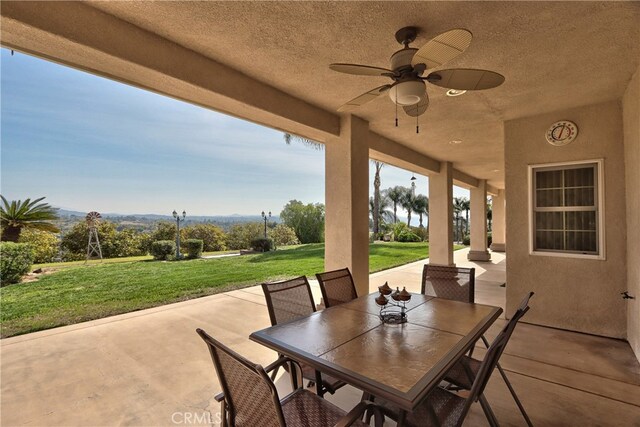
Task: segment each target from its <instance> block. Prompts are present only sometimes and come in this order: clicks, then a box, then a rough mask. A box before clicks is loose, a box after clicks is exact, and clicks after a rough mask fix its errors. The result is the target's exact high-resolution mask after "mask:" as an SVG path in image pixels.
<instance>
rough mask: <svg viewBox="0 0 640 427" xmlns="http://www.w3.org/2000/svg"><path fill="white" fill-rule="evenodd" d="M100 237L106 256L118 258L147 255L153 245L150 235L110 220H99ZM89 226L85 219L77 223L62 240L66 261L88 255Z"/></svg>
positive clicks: (103, 254) (61, 244) (61, 246)
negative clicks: (121, 226)
mask: <svg viewBox="0 0 640 427" xmlns="http://www.w3.org/2000/svg"><path fill="white" fill-rule="evenodd" d="M97 230H98V239H99V240H100V248H101V249H102V256H103V257H104V258H118V257H128V256H140V255H145V254H146V253H147V252H148V250H149V246H150V245H151V242H152V240H151V238H150V235H149V234H147V233H140V232H138V231H137V230H134V229H131V228H125V229H124V230H122V231H118V230H117V229H116V225H115V224H114V223H112V222H110V221H104V220H102V221H100V222H98V227H97ZM88 242H89V227H88V226H87V223H86V222H84V221H81V222H78V223H76V224H75V225H74V226H73V227H72V228H71V230H69V231H67V232H66V233H65V234H64V235H63V236H62V239H61V241H60V248H61V249H62V251H63V253H64V259H65V260H66V261H71V260H81V259H84V258H85V257H86V255H87V243H88Z"/></svg>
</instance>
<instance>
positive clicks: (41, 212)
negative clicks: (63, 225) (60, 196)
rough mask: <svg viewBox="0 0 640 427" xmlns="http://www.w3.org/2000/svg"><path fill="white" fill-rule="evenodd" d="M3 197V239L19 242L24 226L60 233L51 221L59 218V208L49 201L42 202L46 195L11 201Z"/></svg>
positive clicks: (0, 218) (0, 212) (0, 209)
mask: <svg viewBox="0 0 640 427" xmlns="http://www.w3.org/2000/svg"><path fill="white" fill-rule="evenodd" d="M0 198H2V205H1V206H0V227H2V236H1V239H2V240H5V241H8V242H17V241H18V239H19V238H20V232H21V231H22V229H23V228H33V229H36V230H42V231H49V232H51V233H59V232H60V230H59V229H58V227H56V226H55V225H54V224H52V223H51V222H49V221H55V220H57V219H58V209H56V208H53V207H51V205H49V204H48V203H40V202H41V201H42V200H44V197H40V198H38V199H35V200H34V201H31V199H26V200H25V201H24V202H23V201H22V200H18V201H16V200H12V201H11V203H9V202H8V201H7V199H5V198H4V196H0Z"/></svg>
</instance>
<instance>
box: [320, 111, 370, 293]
mask: <svg viewBox="0 0 640 427" xmlns="http://www.w3.org/2000/svg"><path fill="white" fill-rule="evenodd" d="M368 136H369V123H368V122H366V121H365V120H362V119H360V118H358V117H354V116H351V115H349V116H347V117H345V118H343V119H342V121H341V123H340V136H339V137H337V138H330V139H328V140H327V141H326V143H325V204H326V212H325V231H324V236H325V250H324V251H325V253H324V268H325V270H326V271H330V270H337V269H340V268H345V267H349V269H350V270H351V274H352V275H353V280H354V281H355V284H356V289H357V291H358V295H366V294H368V293H369V143H368Z"/></svg>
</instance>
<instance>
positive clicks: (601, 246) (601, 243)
mask: <svg viewBox="0 0 640 427" xmlns="http://www.w3.org/2000/svg"><path fill="white" fill-rule="evenodd" d="M593 163H595V164H596V168H597V171H596V172H597V173H596V175H597V181H596V186H597V190H596V197H597V202H596V223H597V227H598V230H597V235H596V236H597V248H598V253H597V254H579V253H572V252H562V251H550V250H549V251H545V250H535V249H534V241H535V240H534V239H535V218H534V216H535V212H534V208H535V206H534V195H535V190H534V188H533V183H534V177H533V174H534V172H535V170H536V169H540V168H559V169H561V168H562V167H563V166H566V167H570V166H574V165H584V164H593ZM527 181H528V182H527V184H528V187H529V213H528V217H529V255H535V256H550V257H562V258H582V259H592V260H605V259H606V244H605V242H606V240H605V230H604V224H605V220H604V207H605V203H604V192H605V191H604V159H593V160H579V161H569V162H557V163H541V164H534V165H528V173H527Z"/></svg>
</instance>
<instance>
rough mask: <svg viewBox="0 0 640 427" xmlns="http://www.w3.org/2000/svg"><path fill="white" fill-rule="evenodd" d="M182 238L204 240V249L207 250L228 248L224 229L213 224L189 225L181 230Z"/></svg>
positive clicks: (184, 239)
mask: <svg viewBox="0 0 640 427" xmlns="http://www.w3.org/2000/svg"><path fill="white" fill-rule="evenodd" d="M174 228H175V226H174ZM174 234H175V233H174ZM180 239H181V240H183V241H186V240H188V239H198V240H202V243H203V246H202V250H203V251H205V252H212V251H224V250H225V249H227V245H226V236H225V234H224V231H222V229H221V228H220V227H218V226H217V225H213V224H195V225H189V226H187V227H185V228H183V229H181V230H180Z"/></svg>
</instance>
